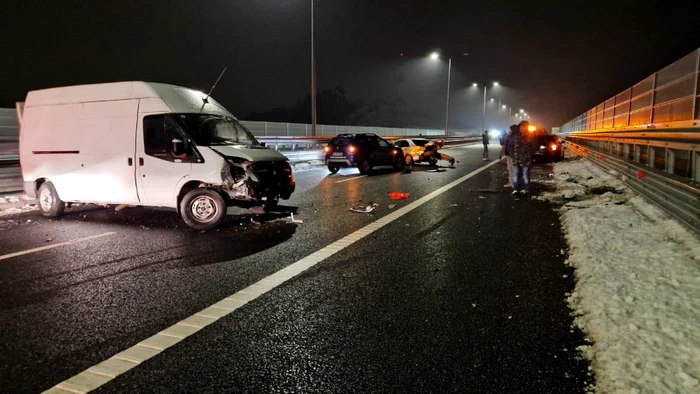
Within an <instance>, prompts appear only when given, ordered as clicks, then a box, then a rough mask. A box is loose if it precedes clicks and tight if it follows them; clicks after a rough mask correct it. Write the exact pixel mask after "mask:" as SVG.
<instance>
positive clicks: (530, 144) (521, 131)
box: [506, 120, 537, 196]
mask: <svg viewBox="0 0 700 394" xmlns="http://www.w3.org/2000/svg"><path fill="white" fill-rule="evenodd" d="M529 126H530V123H529V122H528V121H526V120H524V121H522V122H520V124H518V129H516V130H515V131H514V132H513V134H512V135H511V136H510V138H509V139H508V143H507V144H506V146H507V149H508V150H509V152H510V155H511V158H512V160H513V189H514V190H513V195H514V196H515V195H518V194H527V193H529V191H530V166H531V165H532V158H533V156H534V155H535V151H536V148H537V146H536V143H537V141H535V138H534V137H533V136H532V135H530V133H529V131H528V127H529ZM520 177H522V179H523V182H522V186H523V187H522V189H521V188H520V186H521V184H520Z"/></svg>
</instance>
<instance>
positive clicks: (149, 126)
mask: <svg viewBox="0 0 700 394" xmlns="http://www.w3.org/2000/svg"><path fill="white" fill-rule="evenodd" d="M143 143H144V144H143V145H144V147H145V150H146V154H147V155H149V156H155V157H163V156H169V153H170V150H169V148H168V145H169V141H168V135H167V134H166V133H165V116H164V115H150V116H146V117H145V118H143Z"/></svg>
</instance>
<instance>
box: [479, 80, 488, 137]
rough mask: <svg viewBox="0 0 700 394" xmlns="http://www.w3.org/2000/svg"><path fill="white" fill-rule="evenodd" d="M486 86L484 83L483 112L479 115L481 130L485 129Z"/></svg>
mask: <svg viewBox="0 0 700 394" xmlns="http://www.w3.org/2000/svg"><path fill="white" fill-rule="evenodd" d="M486 86H487V85H486V84H484V113H483V114H482V116H481V130H482V131H481V132H483V130H486ZM481 132H479V134H481Z"/></svg>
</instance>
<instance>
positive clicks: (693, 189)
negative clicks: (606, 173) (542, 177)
mask: <svg viewBox="0 0 700 394" xmlns="http://www.w3.org/2000/svg"><path fill="white" fill-rule="evenodd" d="M567 144H568V146H569V148H570V149H571V150H572V151H573V152H575V153H576V154H578V155H580V156H582V157H585V158H587V159H588V160H590V161H591V162H593V163H595V164H596V165H598V166H599V167H602V168H605V169H608V170H615V171H617V172H618V173H620V174H622V175H624V176H625V178H624V179H623V182H624V183H625V184H626V185H627V186H629V187H630V188H631V189H632V190H635V191H636V192H637V193H639V194H640V195H642V196H644V197H646V198H648V199H649V200H650V201H652V202H654V203H655V204H656V205H658V206H659V207H661V208H662V209H663V210H665V211H666V212H668V213H669V214H671V215H672V216H673V217H675V218H676V219H678V220H679V221H680V222H681V223H683V224H684V225H685V226H686V227H688V228H689V229H691V230H693V231H695V232H696V233H697V234H700V185H699V184H696V183H694V182H688V181H687V180H685V179H682V178H679V177H674V176H673V175H670V174H667V173H663V172H660V171H658V170H654V169H652V168H649V167H645V166H643V165H640V164H637V163H631V162H629V161H627V160H624V159H621V158H618V157H615V156H612V155H609V154H607V153H605V152H602V151H598V150H594V149H590V148H589V147H587V146H583V145H579V144H576V143H573V142H570V141H569V142H568V143H567ZM640 171H641V172H640ZM639 175H643V176H639Z"/></svg>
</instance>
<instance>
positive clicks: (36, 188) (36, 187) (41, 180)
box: [34, 178, 49, 198]
mask: <svg viewBox="0 0 700 394" xmlns="http://www.w3.org/2000/svg"><path fill="white" fill-rule="evenodd" d="M46 182H49V180H48V179H46V178H39V179H37V180H36V181H34V195H36V196H37V198H38V196H39V188H40V187H41V185H43V184H44V183H46Z"/></svg>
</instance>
